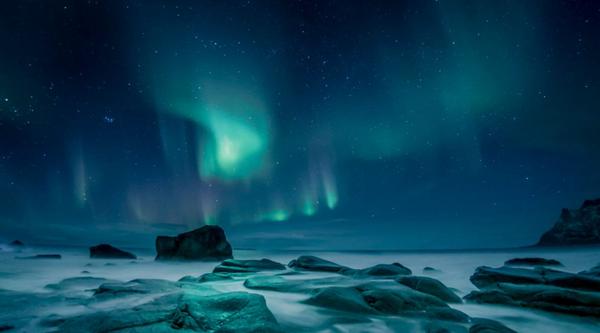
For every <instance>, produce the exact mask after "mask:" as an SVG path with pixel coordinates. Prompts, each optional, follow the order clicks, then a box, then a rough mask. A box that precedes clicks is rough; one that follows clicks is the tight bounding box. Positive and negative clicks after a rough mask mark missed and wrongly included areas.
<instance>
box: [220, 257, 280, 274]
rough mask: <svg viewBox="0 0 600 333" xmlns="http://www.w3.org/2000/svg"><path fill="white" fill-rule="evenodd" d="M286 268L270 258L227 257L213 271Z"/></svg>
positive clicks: (228, 271)
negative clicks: (237, 258) (240, 258)
mask: <svg viewBox="0 0 600 333" xmlns="http://www.w3.org/2000/svg"><path fill="white" fill-rule="evenodd" d="M277 270H285V266H284V265H283V264H280V263H278V262H275V261H273V260H270V259H265V258H263V259H260V260H235V259H227V260H224V261H223V262H222V263H221V264H219V265H218V266H217V267H215V268H214V270H213V273H256V272H261V271H277Z"/></svg>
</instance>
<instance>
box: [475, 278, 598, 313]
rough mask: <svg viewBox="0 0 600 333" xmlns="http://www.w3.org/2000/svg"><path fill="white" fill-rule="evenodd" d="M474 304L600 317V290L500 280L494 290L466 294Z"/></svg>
mask: <svg viewBox="0 0 600 333" xmlns="http://www.w3.org/2000/svg"><path fill="white" fill-rule="evenodd" d="M465 299H466V300H469V301H473V302H476V303H491V304H504V305H516V306H523V307H530V308H536V309H541V310H546V311H553V312H561V313H567V314H571V315H579V316H592V317H596V318H598V317H600V293H596V292H587V291H579V290H573V289H566V288H561V287H555V286H549V285H516V284H510V283H499V284H498V285H497V287H496V289H492V290H482V291H474V292H472V293H470V294H469V295H467V296H465Z"/></svg>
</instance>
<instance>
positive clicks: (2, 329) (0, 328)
mask: <svg viewBox="0 0 600 333" xmlns="http://www.w3.org/2000/svg"><path fill="white" fill-rule="evenodd" d="M14 328H15V327H14V326H12V325H0V332H6V331H10V330H13V329H14Z"/></svg>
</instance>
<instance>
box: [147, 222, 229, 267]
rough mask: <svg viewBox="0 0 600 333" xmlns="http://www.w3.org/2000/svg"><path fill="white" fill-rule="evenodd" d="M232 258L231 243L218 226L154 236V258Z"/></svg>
mask: <svg viewBox="0 0 600 333" xmlns="http://www.w3.org/2000/svg"><path fill="white" fill-rule="evenodd" d="M231 258H232V249H231V245H230V244H229V243H228V242H227V239H226V237H225V232H224V231H223V229H222V228H221V227H219V226H211V225H206V226H204V227H202V228H199V229H196V230H193V231H189V232H186V233H183V234H179V235H177V237H169V236H158V237H157V238H156V260H166V259H179V260H224V259H231Z"/></svg>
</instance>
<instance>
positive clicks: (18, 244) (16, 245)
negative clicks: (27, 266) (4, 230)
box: [8, 239, 25, 247]
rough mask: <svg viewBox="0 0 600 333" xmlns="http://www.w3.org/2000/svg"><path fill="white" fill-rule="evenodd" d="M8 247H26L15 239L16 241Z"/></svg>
mask: <svg viewBox="0 0 600 333" xmlns="http://www.w3.org/2000/svg"><path fill="white" fill-rule="evenodd" d="M8 245H10V246H14V247H20V246H25V243H23V242H21V241H20V240H18V239H15V240H14V241H12V242H10V243H9V244H8Z"/></svg>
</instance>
